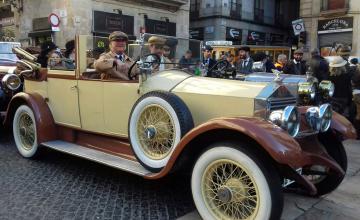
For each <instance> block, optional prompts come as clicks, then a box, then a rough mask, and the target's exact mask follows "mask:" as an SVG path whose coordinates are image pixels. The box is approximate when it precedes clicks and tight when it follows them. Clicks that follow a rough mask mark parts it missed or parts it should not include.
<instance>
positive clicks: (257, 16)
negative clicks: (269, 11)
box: [254, 8, 264, 23]
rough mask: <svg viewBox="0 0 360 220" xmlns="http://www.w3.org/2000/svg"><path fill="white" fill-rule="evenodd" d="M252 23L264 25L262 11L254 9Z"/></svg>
mask: <svg viewBox="0 0 360 220" xmlns="http://www.w3.org/2000/svg"><path fill="white" fill-rule="evenodd" d="M254 21H256V22H259V23H264V9H259V8H255V9H254Z"/></svg>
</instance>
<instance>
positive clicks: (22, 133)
mask: <svg viewBox="0 0 360 220" xmlns="http://www.w3.org/2000/svg"><path fill="white" fill-rule="evenodd" d="M13 135H14V140H15V144H16V147H17V149H18V151H19V153H20V154H21V155H22V156H23V157H26V158H31V157H34V156H35V155H36V154H37V152H38V148H39V146H38V142H37V130H36V121H35V117H34V113H33V111H32V110H31V109H30V108H29V107H28V106H27V105H21V106H20V107H19V108H18V109H17V110H16V112H15V115H14V120H13Z"/></svg>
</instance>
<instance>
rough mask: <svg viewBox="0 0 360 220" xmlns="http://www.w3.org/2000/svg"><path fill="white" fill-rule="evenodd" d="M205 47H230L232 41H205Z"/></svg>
mask: <svg viewBox="0 0 360 220" xmlns="http://www.w3.org/2000/svg"><path fill="white" fill-rule="evenodd" d="M205 45H209V46H231V45H232V41H224V40H217V41H206V43H205Z"/></svg>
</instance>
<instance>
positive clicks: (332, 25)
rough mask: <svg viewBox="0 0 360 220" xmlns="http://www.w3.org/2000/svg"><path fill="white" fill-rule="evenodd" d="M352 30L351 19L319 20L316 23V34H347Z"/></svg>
mask: <svg viewBox="0 0 360 220" xmlns="http://www.w3.org/2000/svg"><path fill="white" fill-rule="evenodd" d="M352 30H353V18H352V17H343V18H333V19H326V20H319V22H318V33H319V34H326V33H336V32H348V31H352Z"/></svg>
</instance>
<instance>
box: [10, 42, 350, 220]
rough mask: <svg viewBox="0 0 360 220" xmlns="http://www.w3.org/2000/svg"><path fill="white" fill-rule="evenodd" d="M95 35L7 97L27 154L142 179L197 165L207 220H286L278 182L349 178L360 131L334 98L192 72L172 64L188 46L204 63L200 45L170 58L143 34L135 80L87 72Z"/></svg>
mask: <svg viewBox="0 0 360 220" xmlns="http://www.w3.org/2000/svg"><path fill="white" fill-rule="evenodd" d="M160 37H164V36H160ZM144 39H146V38H144ZM98 40H99V39H96V38H94V37H92V36H78V37H77V38H76V51H77V56H76V57H77V60H76V69H75V70H54V69H40V70H39V71H37V73H36V74H33V75H31V76H28V77H26V78H25V90H24V92H21V93H18V94H16V95H15V96H14V97H13V98H12V100H11V103H10V105H9V108H8V112H7V115H6V121H5V122H6V124H7V125H11V124H12V127H13V135H14V139H15V143H16V146H17V149H18V151H19V153H20V154H21V155H22V156H23V157H26V158H31V157H34V156H36V155H37V153H38V152H39V150H40V149H41V147H47V148H51V149H54V150H57V151H61V152H65V153H68V154H72V155H75V156H78V157H83V158H86V159H89V160H93V161H95V162H98V163H102V164H105V165H108V166H111V167H114V168H116V169H120V170H124V171H126V172H130V173H133V174H136V175H139V176H143V177H144V178H147V179H153V180H155V179H159V178H162V177H164V176H166V175H167V174H169V173H170V172H176V171H182V172H190V173H191V189H192V194H193V199H194V202H195V205H196V207H197V210H198V211H199V213H200V215H201V216H202V218H203V219H207V220H210V219H279V218H280V216H281V213H282V207H283V193H282V189H283V188H285V189H287V190H292V191H296V192H304V193H307V194H308V195H311V196H320V195H323V194H326V193H328V192H330V191H332V190H334V189H335V188H336V187H337V186H338V185H339V184H340V183H341V182H342V180H343V178H344V176H345V172H346V169H347V157H346V153H345V150H344V147H343V145H342V141H343V140H345V139H353V138H356V133H355V130H354V128H353V127H352V125H351V124H350V123H349V122H348V121H347V120H346V119H345V118H344V117H342V116H341V115H339V114H337V113H335V112H332V110H331V107H330V106H329V105H328V104H323V105H321V106H301V107H297V106H296V97H294V96H293V95H292V94H291V92H290V91H289V90H288V89H287V88H286V87H285V86H284V85H283V84H282V83H281V82H277V81H274V82H266V83H261V82H260V83H259V82H244V81H236V80H225V79H214V78H206V77H199V76H194V75H193V74H191V73H190V72H188V71H186V70H185V69H186V68H184V67H181V69H179V68H177V67H178V66H179V67H180V66H181V65H180V64H179V61H178V60H179V59H180V57H181V55H182V54H184V53H185V51H186V50H189V49H190V50H192V51H193V59H194V65H196V64H198V63H199V62H200V61H201V43H200V42H197V41H191V40H188V39H177V45H175V46H174V45H173V48H172V51H171V53H170V55H169V57H168V58H169V60H170V61H171V62H170V63H161V60H164V59H161V58H160V57H159V54H147V53H148V52H146V51H149V50H148V48H147V47H148V46H147V44H146V42H144V41H140V43H141V44H140V45H139V48H138V49H135V48H133V49H131V51H135V52H134V54H132V55H131V56H132V57H137V56H139V59H138V62H136V63H134V65H133V66H132V67H131V68H130V70H129V73H128V74H129V76H130V77H131V78H132V79H133V80H130V81H121V80H118V79H112V78H111V77H110V78H108V77H102V75H103V74H100V73H97V72H96V71H95V70H93V69H87V67H88V66H91V65H89V63H87V62H88V61H89V60H91V59H89V57H88V56H89V54H92V53H91V52H90V51H91V50H94V49H95V48H94V47H96V46H97V45H99V44H98V43H96V42H98ZM100 45H101V44H100ZM158 49H159V48H158ZM160 49H161V48H160ZM149 57H150V58H152V59H149ZM149 60H151V61H149ZM161 65H165V66H167V67H169V66H171V65H172V66H173V67H174V68H165V70H162V71H157V70H158V69H159V68H161ZM133 68H139V69H138V71H132V69H133ZM30 71H31V69H30ZM33 71H34V72H36V71H35V70H33ZM134 72H137V73H139V75H138V76H136V75H133V73H134Z"/></svg>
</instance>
